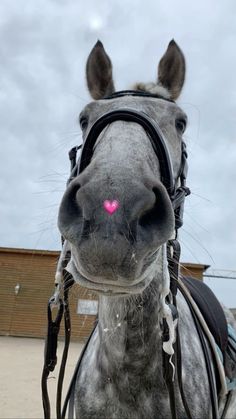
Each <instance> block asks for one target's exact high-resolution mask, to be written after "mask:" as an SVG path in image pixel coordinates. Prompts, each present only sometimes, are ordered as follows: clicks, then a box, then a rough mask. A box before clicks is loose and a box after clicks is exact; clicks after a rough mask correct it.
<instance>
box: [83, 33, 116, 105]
mask: <svg viewBox="0 0 236 419" xmlns="http://www.w3.org/2000/svg"><path fill="white" fill-rule="evenodd" d="M86 77H87V84H88V89H89V92H90V94H91V96H92V98H93V99H102V98H103V97H104V96H108V95H110V94H111V93H113V92H114V91H115V88H114V84H113V79H112V64H111V60H110V58H109V57H108V55H107V54H106V51H105V49H104V47H103V45H102V43H101V41H97V43H96V44H95V46H94V47H93V49H92V51H91V52H90V54H89V56H88V60H87V64H86Z"/></svg>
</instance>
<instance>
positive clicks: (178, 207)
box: [69, 91, 190, 230]
mask: <svg viewBox="0 0 236 419" xmlns="http://www.w3.org/2000/svg"><path fill="white" fill-rule="evenodd" d="M131 93H133V95H135V96H142V97H143V96H145V97H156V98H157V96H155V95H150V94H148V93H144V92H142V94H139V93H138V92H132V91H127V92H126V91H123V92H117V93H115V94H113V95H112V96H111V97H109V98H115V97H117V98H120V97H121V96H128V95H129V96H130V95H131ZM140 93H141V92H140ZM106 99H108V98H106ZM115 121H126V122H135V123H137V124H139V125H141V126H142V127H143V128H144V130H145V131H146V133H147V135H148V137H149V139H150V141H151V144H152V147H153V149H154V152H155V154H156V156H157V158H158V161H159V165H160V172H161V181H162V183H163V185H164V186H165V188H166V190H167V192H168V195H169V197H170V200H171V202H172V206H173V209H174V212H175V228H176V230H177V229H178V228H180V227H181V226H182V225H183V211H184V200H185V197H186V196H187V195H189V194H190V189H189V188H188V187H187V186H186V177H187V171H188V164H187V151H186V145H185V143H184V141H182V143H181V152H182V154H181V163H180V167H179V171H178V175H177V178H176V179H175V178H174V174H173V167H172V162H171V157H170V153H169V150H168V146H167V143H166V140H165V137H164V135H163V133H162V131H161V129H160V127H159V126H158V124H157V123H156V122H155V121H154V120H153V119H152V118H150V117H149V116H148V115H147V114H146V113H145V112H143V111H137V110H135V109H131V108H120V109H116V110H113V111H110V112H107V113H105V114H103V115H102V116H101V117H99V118H98V119H97V120H96V121H95V122H94V124H93V125H92V126H91V128H90V130H89V132H88V134H87V136H86V138H85V141H84V144H83V147H82V151H81V155H80V159H79V161H78V162H77V164H76V166H75V168H74V170H73V171H72V174H71V177H70V179H69V182H70V181H71V180H72V179H73V178H74V177H76V176H78V175H79V174H80V173H81V172H83V170H85V169H86V167H87V166H88V165H89V163H90V162H91V160H92V157H93V151H94V146H95V143H96V141H97V138H98V136H99V135H100V134H101V132H102V131H103V130H104V128H105V127H106V126H107V125H109V124H111V123H113V122H115Z"/></svg>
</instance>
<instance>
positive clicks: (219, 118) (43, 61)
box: [0, 0, 236, 306]
mask: <svg viewBox="0 0 236 419" xmlns="http://www.w3.org/2000/svg"><path fill="white" fill-rule="evenodd" d="M235 22H236V2H235V1H234V0H224V2H220V1H218V2H216V1H215V0H214V1H206V0H204V1H203V0H199V1H198V2H189V1H187V0H186V1H181V0H179V1H178V2H177V1H171V2H170V1H167V0H165V1H159V0H149V1H148V2H145V1H143V0H142V1H140V0H125V1H121V0H99V1H98V0H94V1H90V0H86V1H84V0H80V1H78V0H67V1H59V0H55V1H52V0H51V1H50V0H35V1H27V0H24V1H23V0H17V1H13V0H1V2H0V68H1V77H0V108H1V109H0V118H1V124H0V131H1V137H0V138H1V148H0V150H1V165H0V188H1V203H0V220H1V226H0V228H1V237H0V246H9V247H25V248H37V249H59V248H60V236H59V233H58V231H57V228H56V218H57V210H58V205H59V202H60V199H61V196H62V193H63V190H64V188H65V182H66V179H67V176H68V170H69V163H68V159H67V152H68V150H69V149H70V148H71V147H72V146H73V145H76V144H78V143H80V140H81V134H80V130H79V127H78V125H77V115H78V114H79V112H80V111H81V109H82V108H83V106H84V105H85V104H86V103H87V102H88V100H90V99H89V95H88V93H87V90H86V85H85V76H84V67H85V62H86V58H87V56H88V54H89V52H90V50H91V48H92V47H93V45H94V44H95V42H96V41H97V39H98V38H99V39H100V40H101V41H102V42H103V44H104V46H105V48H106V50H107V52H108V53H109V55H110V57H111V58H112V62H113V67H114V78H115V81H116V88H117V89H125V88H128V87H129V86H130V85H132V84H133V83H134V82H136V81H154V80H155V78H156V68H157V64H158V61H159V59H160V58H161V56H162V55H163V53H164V52H165V49H166V47H167V45H168V43H169V41H170V40H171V39H172V38H174V39H175V40H176V42H177V43H178V44H179V45H180V47H181V48H182V50H183V52H184V54H185V56H186V61H187V79H186V84H185V88H184V91H183V94H182V96H181V98H180V100H179V104H180V105H181V106H182V108H183V109H184V110H185V111H186V112H187V114H188V116H189V128H188V130H187V132H186V136H185V139H186V141H187V144H188V150H189V167H190V169H189V179H188V183H189V186H190V187H191V189H192V195H191V196H190V197H189V198H188V199H187V203H186V211H185V223H184V227H183V229H182V230H183V231H182V234H181V237H182V260H183V261H187V262H194V263H203V264H209V265H211V267H212V268H214V269H231V270H236V260H235V259H236V258H235V248H236V246H235V242H236V217H235V210H236V203H235V181H236V170H235V162H236V128H235V117H236V112H235V111H236V79H235V66H236V52H235V45H236V24H235ZM217 281H218V280H215V284H216V287H217V288H218V293H220V294H222V295H224V296H226V297H224V298H225V301H226V300H227V301H226V302H228V304H229V305H231V306H232V305H234V306H235V305H236V304H234V302H235V298H234V296H233V293H232V290H234V291H235V294H236V287H235V286H234V287H233V285H236V281H227V280H225V281H224V282H223V281H221V282H220V283H219V282H217ZM213 287H214V285H213ZM235 294H234V295H235ZM230 296H231V297H230Z"/></svg>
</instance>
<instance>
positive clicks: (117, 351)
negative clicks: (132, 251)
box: [99, 247, 169, 369]
mask: <svg viewBox="0 0 236 419" xmlns="http://www.w3.org/2000/svg"><path fill="white" fill-rule="evenodd" d="M168 290H169V276H168V270H167V264H166V252H165V248H164V247H163V248H162V249H160V252H159V254H158V257H157V260H156V264H155V273H154V278H153V280H152V282H151V283H150V285H149V286H148V287H147V288H146V290H145V291H144V292H143V293H142V295H136V296H130V297H117V298H116V297H115V298H114V297H104V296H102V297H100V303H99V337H100V339H99V341H100V350H101V354H102V358H103V360H105V359H106V361H107V364H109V366H111V365H115V366H117V364H119V365H121V364H124V363H125V364H126V365H130V364H132V362H135V368H136V369H137V368H138V367H140V368H145V364H146V362H147V360H150V359H151V358H152V357H153V354H157V350H158V348H159V349H161V329H160V323H161V320H162V315H163V305H164V299H165V296H166V294H167V292H168ZM144 359H145V362H143V360H144ZM139 361H140V362H139Z"/></svg>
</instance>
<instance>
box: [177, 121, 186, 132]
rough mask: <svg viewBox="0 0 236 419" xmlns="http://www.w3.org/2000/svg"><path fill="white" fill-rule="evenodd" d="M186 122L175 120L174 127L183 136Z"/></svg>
mask: <svg viewBox="0 0 236 419" xmlns="http://www.w3.org/2000/svg"><path fill="white" fill-rule="evenodd" d="M186 125H187V122H186V120H185V119H176V121H175V126H176V129H177V131H179V133H180V134H183V133H184V131H185V129H186Z"/></svg>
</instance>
